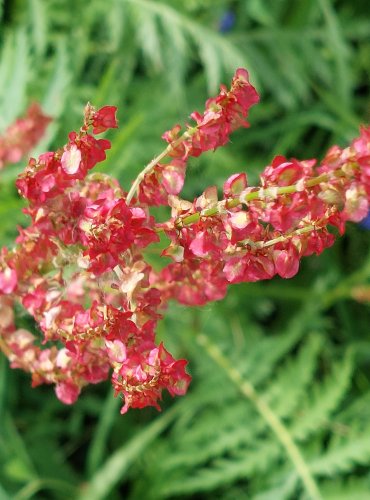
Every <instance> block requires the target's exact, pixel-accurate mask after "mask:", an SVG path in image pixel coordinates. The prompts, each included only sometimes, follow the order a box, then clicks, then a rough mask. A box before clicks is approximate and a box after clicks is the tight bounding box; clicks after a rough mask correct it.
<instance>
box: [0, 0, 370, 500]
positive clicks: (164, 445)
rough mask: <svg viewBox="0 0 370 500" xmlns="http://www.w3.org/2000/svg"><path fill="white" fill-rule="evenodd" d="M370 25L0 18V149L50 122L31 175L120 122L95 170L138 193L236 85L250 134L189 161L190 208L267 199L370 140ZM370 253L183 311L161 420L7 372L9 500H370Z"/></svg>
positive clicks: (3, 439)
mask: <svg viewBox="0 0 370 500" xmlns="http://www.w3.org/2000/svg"><path fill="white" fill-rule="evenodd" d="M367 13H368V2H367V1H365V0H352V1H351V2H348V1H346V0H338V1H335V0H300V1H299V2H294V1H292V0H280V1H276V0H236V1H226V0H187V1H186V2H180V1H178V0H167V1H164V0H162V1H159V0H158V1H155V0H106V1H104V2H102V1H101V0H89V1H88V2H87V1H82V0H73V1H72V0H28V1H26V0H13V1H4V0H2V1H0V133H1V132H2V131H4V130H5V128H6V127H7V125H9V124H10V123H11V122H12V121H13V120H14V119H15V118H16V117H18V116H20V115H21V114H22V113H23V112H24V111H25V109H26V107H27V106H28V104H29V103H30V102H32V101H39V102H40V103H41V104H42V106H43V109H44V111H45V112H46V113H47V114H49V115H51V116H52V117H53V118H54V121H53V124H52V125H51V126H50V127H49V128H48V133H47V136H46V137H45V138H44V140H43V141H42V142H41V144H39V146H38V147H37V150H36V151H34V152H33V154H34V155H36V154H38V153H40V152H42V151H46V150H50V149H53V148H55V147H59V146H60V145H62V144H64V143H65V138H66V135H67V133H68V132H69V131H70V130H73V129H76V128H77V127H79V126H80V121H81V116H82V112H83V107H84V105H85V103H86V102H87V101H90V102H91V103H92V104H93V105H95V106H101V105H104V104H109V105H115V106H118V108H119V112H118V116H119V120H120V128H119V129H118V130H117V131H114V132H111V133H110V134H109V135H108V137H109V139H111V140H112V149H111V151H110V152H109V156H108V159H107V161H106V162H105V163H104V164H103V165H102V166H101V167H100V170H101V171H105V172H107V173H110V174H112V175H114V176H116V177H117V178H118V179H119V180H120V181H121V182H122V184H123V186H125V187H126V189H128V188H129V186H130V182H131V181H132V180H133V179H134V178H135V176H136V174H137V173H138V172H139V171H140V169H141V168H142V167H143V166H144V165H145V164H146V163H147V162H148V161H150V160H151V159H152V158H153V157H154V155H155V154H156V153H158V152H160V151H161V150H162V149H163V141H162V140H161V139H160V136H161V134H162V133H163V132H164V131H165V130H167V129H169V128H171V127H172V125H174V124H175V123H183V122H184V121H186V120H187V119H188V116H189V114H190V113H191V112H192V111H193V110H195V109H197V110H199V111H201V110H202V109H203V104H204V101H205V100H206V98H207V97H209V96H211V95H214V94H215V93H216V92H217V91H218V87H219V84H220V83H221V82H223V83H226V84H229V82H230V78H231V76H232V74H233V73H234V71H235V69H236V68H237V67H239V66H242V67H246V68H247V69H248V71H249V72H250V76H251V80H252V82H253V83H254V84H255V85H256V87H257V89H258V91H259V92H260V94H261V103H260V104H259V105H258V106H256V107H254V108H253V109H252V111H251V114H250V122H251V124H252V127H251V128H250V129H248V130H246V131H245V130H243V131H238V132H236V133H235V134H234V135H233V137H232V141H231V143H230V144H229V145H228V146H227V147H225V148H223V149H222V150H219V151H217V152H216V153H207V154H205V155H203V156H202V157H201V158H199V159H192V160H191V162H190V167H189V171H188V177H187V182H186V186H185V189H184V193H183V195H184V197H187V198H188V199H192V198H193V197H195V196H197V195H199V194H200V193H201V192H202V191H203V189H204V188H205V187H207V186H208V185H214V184H217V185H218V186H221V185H222V182H223V181H224V180H225V179H226V178H227V177H228V176H229V175H230V174H232V173H234V172H240V171H246V172H248V176H249V179H250V181H251V182H255V181H257V179H258V173H259V172H260V171H261V170H262V168H263V166H264V165H267V164H268V162H269V161H270V160H271V158H272V157H273V155H275V154H285V155H288V156H293V157H297V158H299V159H307V158H313V157H318V158H320V157H322V156H323V155H324V153H325V151H326V150H327V148H328V147H329V146H330V145H332V144H339V145H341V146H345V145H346V144H348V142H349V141H350V140H351V139H352V138H354V137H355V136H356V134H357V133H358V127H359V125H360V124H361V123H366V122H369V113H370V101H369V72H370V19H369V16H368V15H367ZM22 168H23V166H22V164H19V165H16V166H12V167H7V168H6V169H5V170H3V171H2V172H1V173H0V243H1V245H11V244H12V241H14V238H15V235H16V224H20V225H22V224H26V220H25V218H24V216H23V215H22V213H21V208H22V206H23V205H22V201H21V200H19V198H18V197H17V193H16V190H15V187H14V180H15V178H16V176H17V174H18V173H19V172H20V171H21V170H22ZM369 240H370V238H369V233H368V232H367V231H366V229H364V228H363V227H361V226H359V225H355V224H352V225H349V226H348V230H347V233H346V236H345V237H343V238H341V239H340V240H338V241H337V243H336V244H335V246H334V247H333V248H331V249H329V250H327V251H326V252H325V253H324V254H323V255H322V256H320V257H319V258H315V257H311V258H308V259H306V260H305V261H304V262H302V266H301V270H300V273H299V275H298V276H296V277H295V278H294V279H291V280H287V281H285V280H282V279H274V280H271V281H269V282H261V283H255V284H243V285H237V286H234V287H233V288H232V289H230V292H229V294H228V296H227V298H226V299H225V300H224V301H223V302H220V303H215V304H210V305H207V306H205V307H202V308H194V309H187V308H184V307H182V306H179V305H176V304H171V306H170V308H169V309H168V311H167V312H166V314H165V318H164V319H163V321H161V323H160V326H159V338H160V339H164V340H165V342H166V344H167V346H168V348H169V350H170V351H171V352H172V353H173V354H174V355H176V356H179V357H180V356H181V357H186V358H187V359H189V370H190V372H191V374H192V376H193V382H192V385H191V387H190V390H189V393H188V394H187V395H186V396H185V397H183V398H178V399H176V400H173V399H171V398H170V397H167V395H165V397H164V403H163V411H162V413H158V412H157V411H156V410H153V409H144V410H141V411H139V410H131V411H130V412H129V413H128V414H127V415H125V416H120V415H119V404H120V401H119V400H116V399H114V398H113V396H112V391H111V388H110V384H109V383H107V384H101V385H99V386H91V387H89V388H87V389H86V390H85V391H84V393H83V394H82V396H81V398H80V400H79V401H78V403H77V404H75V405H74V406H73V407H67V406H63V405H62V404H61V403H60V402H59V401H58V400H57V399H56V398H55V396H54V394H53V391H52V389H51V388H50V387H41V388H37V389H34V390H32V389H31V388H30V380H29V378H28V376H26V375H24V374H23V373H21V372H20V371H18V370H10V369H9V367H8V362H7V360H6V359H5V358H4V356H2V355H0V500H3V499H16V500H25V499H29V498H37V499H66V498H71V499H72V498H73V499H74V498H78V499H86V500H92V499H105V498H107V499H121V498H127V499H130V500H143V499H145V500H146V499H148V500H156V499H169V498H183V499H186V498H195V499H230V500H234V499H244V498H247V499H249V498H251V499H258V500H268V499H269V500H275V499H277V500H279V499H298V498H302V499H306V498H314V497H316V498H319V497H320V496H322V497H323V498H332V499H334V500H337V499H345V500H348V499H356V500H358V499H369V498H370V474H369V465H370V423H369V421H370V418H369V417H370V343H369V340H370V328H369V325H370V321H369V320H370V312H369V305H368V303H366V301H362V302H359V301H358V300H357V301H356V300H354V299H353V297H354V296H357V295H356V290H357V291H358V289H359V287H362V288H363V289H364V290H367V294H368V295H367V296H368V299H369V296H370V252H369ZM366 287H367V288H366ZM202 335H203V336H202ZM233 370H234V371H233Z"/></svg>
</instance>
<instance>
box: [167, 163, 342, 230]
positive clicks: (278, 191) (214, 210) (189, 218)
mask: <svg viewBox="0 0 370 500" xmlns="http://www.w3.org/2000/svg"><path fill="white" fill-rule="evenodd" d="M332 176H334V177H345V176H346V174H345V172H344V171H343V170H342V169H338V170H337V171H335V172H333V173H332V174H331V175H329V174H321V175H318V176H316V177H312V179H309V180H308V181H306V182H305V184H304V188H305V189H307V188H311V187H314V186H317V185H318V184H320V183H321V182H328V181H329V180H330V178H331V177H332ZM301 190H302V187H301V186H300V185H299V184H298V183H297V184H292V185H291V186H280V187H278V186H270V187H268V188H266V189H263V188H260V189H258V188H256V190H255V191H252V192H249V193H247V194H244V195H242V196H240V197H238V198H233V199H231V200H222V201H220V202H219V203H217V205H215V206H214V207H211V208H207V209H205V210H202V211H201V212H195V213H194V214H190V215H186V216H185V217H179V218H178V219H177V220H175V223H174V225H175V226H177V227H181V226H183V225H190V224H194V223H195V222H198V221H199V220H200V219H201V217H213V216H215V215H219V214H220V213H222V212H224V211H225V209H226V210H227V209H229V208H235V207H237V206H238V205H240V204H242V203H244V204H248V202H250V201H253V200H257V199H258V200H265V199H266V198H276V197H277V196H281V195H284V194H293V193H297V192H298V191H301Z"/></svg>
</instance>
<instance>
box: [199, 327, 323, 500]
mask: <svg viewBox="0 0 370 500" xmlns="http://www.w3.org/2000/svg"><path fill="white" fill-rule="evenodd" d="M197 342H198V344H200V345H201V346H202V347H203V348H204V349H205V351H206V352H207V354H208V355H209V356H210V357H211V358H212V359H213V360H214V361H215V362H216V363H217V365H218V366H219V367H220V368H222V369H223V370H224V371H225V373H226V375H227V376H228V377H229V379H230V380H231V381H232V382H233V383H234V384H235V385H236V386H237V388H238V389H239V390H240V392H241V393H242V394H243V395H244V396H245V397H246V398H247V399H249V401H251V402H252V404H253V405H254V406H255V407H256V409H257V411H258V412H259V414H260V415H261V417H262V418H263V419H264V420H265V422H266V423H267V424H268V426H269V427H270V428H271V430H272V431H273V432H274V433H275V435H276V437H277V439H278V440H279V441H280V443H281V444H282V446H283V447H284V449H285V451H286V453H287V455H288V456H289V458H290V460H291V461H292V463H293V465H294V467H295V469H296V471H297V474H298V476H299V477H300V478H301V480H302V483H303V485H304V487H305V489H306V491H307V493H308V495H309V497H310V498H311V499H312V500H319V499H321V498H322V497H321V494H320V491H319V488H318V486H317V484H316V481H315V479H314V477H313V476H312V474H311V472H310V470H309V468H308V465H307V463H306V462H305V460H304V458H303V456H302V454H301V452H300V450H299V448H298V446H297V445H296V443H295V442H294V440H293V438H292V436H291V434H290V433H289V431H288V429H287V428H286V426H285V425H284V424H283V422H282V421H281V420H280V418H279V417H278V416H277V415H276V413H274V412H273V411H272V409H271V408H270V407H269V406H268V404H267V403H266V402H265V401H264V400H263V399H262V398H261V397H260V396H259V395H258V394H257V392H256V390H255V389H254V387H253V385H252V384H251V383H250V382H249V381H247V380H245V379H243V378H242V376H241V375H240V373H239V372H238V371H237V370H236V369H235V368H234V367H233V366H232V365H231V364H230V362H229V360H228V359H227V358H226V357H225V356H224V355H223V354H222V352H221V351H220V349H219V348H218V347H217V346H216V345H215V344H213V343H212V342H211V341H210V340H209V338H208V337H207V336H206V335H204V334H198V335H197Z"/></svg>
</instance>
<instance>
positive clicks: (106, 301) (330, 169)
mask: <svg viewBox="0 0 370 500" xmlns="http://www.w3.org/2000/svg"><path fill="white" fill-rule="evenodd" d="M258 99H259V97H258V94H257V92H256V90H255V89H254V88H253V86H252V85H251V84H250V83H249V79H248V73H247V72H246V71H245V70H243V69H239V70H237V72H236V74H235V76H234V78H233V81H232V84H231V88H230V90H228V89H226V88H225V87H224V86H222V87H221V90H220V93H219V95H218V96H217V97H215V98H212V99H209V100H208V101H207V103H206V107H205V111H204V113H203V114H200V113H193V114H192V116H191V117H192V118H193V120H194V122H195V123H194V124H193V125H191V126H190V125H188V126H187V127H186V130H185V132H182V133H181V127H180V126H178V125H177V126H175V127H174V128H173V129H172V130H170V131H169V132H166V133H165V134H164V139H165V140H166V141H167V143H168V146H167V148H166V150H165V151H164V152H163V153H162V154H161V155H159V157H158V158H159V159H158V161H154V162H153V165H152V167H150V168H149V169H146V172H145V175H143V176H142V177H140V176H139V178H138V179H139V181H138V182H137V183H136V186H137V187H138V193H137V196H133V195H131V194H129V195H128V194H127V193H126V192H125V191H124V190H123V189H122V188H121V186H120V185H119V183H118V182H117V181H116V180H115V179H113V178H111V177H109V176H107V175H104V174H99V173H97V174H89V175H88V172H89V171H90V170H91V169H92V168H93V167H94V166H95V165H96V164H97V163H98V162H101V161H103V160H105V158H106V151H107V149H109V147H110V143H109V141H108V140H106V139H96V138H95V137H94V135H97V134H100V133H101V132H104V131H105V130H107V129H108V128H115V127H117V122H116V118H115V112H116V108H115V107H112V106H105V107H103V108H102V109H100V110H95V109H94V108H93V107H92V106H90V105H88V106H87V107H86V110H85V119H84V124H83V126H82V127H81V129H80V130H79V131H78V132H72V133H71V134H70V135H69V141H68V143H67V144H66V145H65V146H64V148H63V149H60V150H58V151H56V152H49V153H45V154H43V155H41V156H40V157H39V159H38V160H35V159H31V160H30V161H29V163H28V165H27V167H26V169H25V171H24V172H23V173H22V174H21V175H20V176H19V178H18V180H17V187H18V190H19V192H20V194H21V195H22V196H23V197H24V198H26V199H27V200H28V202H29V205H28V208H27V209H25V212H26V213H27V214H28V216H29V217H30V219H31V223H30V225H29V227H27V228H26V229H21V230H20V232H19V236H18V238H17V241H16V243H17V244H16V246H15V248H14V249H12V250H7V249H5V248H4V249H3V250H2V253H1V256H0V309H1V311H0V317H1V320H0V348H1V349H2V351H3V352H4V353H5V354H6V355H7V356H8V358H9V360H10V362H11V366H12V367H14V368H21V369H23V370H25V371H28V372H30V373H31V374H32V382H33V385H34V386H36V385H39V384H42V383H47V384H55V390H56V394H57V397H58V398H59V399H60V400H61V401H63V402H64V403H66V404H71V403H73V402H74V401H75V400H76V399H77V397H78V396H79V394H80V391H81V389H82V388H83V387H84V386H86V385H87V384H89V383H97V382H100V381H102V380H105V379H107V378H108V377H109V376H111V380H112V384H113V387H114V389H115V392H116V394H117V395H121V396H122V397H123V399H124V405H123V407H122V410H121V412H122V413H125V412H126V411H127V410H128V408H130V407H132V408H143V407H145V406H155V407H156V408H158V409H159V405H158V401H160V400H161V397H162V391H163V389H166V390H168V392H169V393H170V394H171V395H182V394H185V392H186V390H187V387H188V385H189V383H190V376H189V375H188V374H187V373H186V370H185V368H186V364H187V362H186V361H185V360H182V359H180V360H176V359H174V358H173V356H172V355H171V354H170V353H169V352H168V351H167V350H166V349H165V347H164V345H163V343H161V344H159V345H157V344H156V341H155V329H156V324H157V322H158V320H159V319H160V318H161V313H162V312H163V310H164V308H165V307H166V304H167V302H168V301H169V300H170V299H175V300H178V301H179V302H181V303H183V304H188V305H202V304H205V303H207V302H209V301H213V300H219V299H222V298H223V297H224V295H225V294H226V291H227V287H228V285H229V284H231V283H238V282H243V281H244V282H245V281H248V282H250V281H257V280H262V279H270V278H272V277H273V276H275V275H276V274H278V275H279V276H281V277H283V278H290V277H292V276H294V275H295V274H296V273H297V271H298V268H299V262H300V259H301V258H302V257H303V256H305V255H310V254H312V253H316V254H319V253H321V252H322V251H323V250H324V249H325V248H327V247H329V246H331V245H332V244H333V242H334V234H333V232H330V231H329V230H328V228H329V227H330V226H331V227H333V228H337V230H338V232H339V233H340V234H342V233H343V232H344V225H345V222H346V221H347V220H352V221H359V220H360V219H361V218H363V217H365V216H366V214H367V212H368V209H369V206H368V205H369V196H370V129H369V128H363V129H362V130H361V134H360V137H359V138H357V139H355V140H354V141H353V142H352V144H351V145H350V146H349V147H348V148H346V149H341V148H339V147H337V146H335V147H333V148H332V149H331V150H329V152H328V153H327V155H326V157H325V158H324V160H323V161H322V162H321V164H317V162H316V160H308V161H298V160H296V159H286V158H284V157H281V156H279V157H276V158H275V159H274V160H273V161H272V162H271V164H270V165H269V166H267V167H266V168H265V170H264V172H263V173H262V175H261V184H260V186H259V187H251V186H249V185H248V182H247V176H246V174H245V173H238V174H234V175H233V176H231V177H230V178H229V179H228V180H227V181H226V182H225V184H224V190H223V197H222V199H221V200H219V199H218V196H217V189H216V188H215V187H209V188H207V189H206V190H205V191H204V193H203V194H202V195H201V196H200V197H198V198H196V199H195V200H194V201H193V202H190V201H187V200H183V199H181V198H179V197H178V196H177V195H178V194H179V192H180V191H181V189H182V186H183V182H184V178H185V170H186V163H187V160H188V158H189V157H191V156H199V155H200V154H201V153H203V152H204V151H208V150H214V149H216V148H218V147H219V146H223V145H225V144H226V143H227V141H228V139H229V136H230V134H231V132H232V131H233V130H235V129H236V128H238V127H246V126H248V123H247V121H246V118H247V115H248V111H249V108H250V107H251V106H252V105H253V104H255V103H256V102H257V101H258ZM164 158H167V163H165V162H163V159H164ZM134 186H135V184H134ZM158 204H165V205H167V206H169V207H170V208H171V216H170V218H169V220H168V221H167V222H165V223H158V222H157V221H156V220H155V218H154V217H153V216H152V215H151V214H150V211H149V209H150V207H151V206H153V205H158ZM160 232H162V233H164V234H165V235H166V236H167V237H168V239H169V245H168V247H167V248H166V249H165V250H164V252H163V255H165V256H167V257H170V258H171V259H172V261H173V262H172V263H170V264H168V265H166V266H164V267H163V269H162V270H160V271H155V270H154V269H153V268H152V267H151V266H150V264H149V263H148V261H147V260H146V257H145V249H146V248H147V247H149V246H150V245H151V244H152V243H155V242H157V241H158V240H159V238H158V233H160ZM15 302H18V303H20V304H21V305H22V306H23V308H24V309H26V310H27V311H28V313H29V314H30V315H31V316H32V317H33V318H34V319H35V320H36V322H37V324H38V325H39V329H40V331H41V332H42V333H41V347H40V342H39V339H38V338H37V335H34V334H32V333H31V332H29V331H27V330H24V329H17V328H16V326H15V321H14V313H13V305H14V303H15Z"/></svg>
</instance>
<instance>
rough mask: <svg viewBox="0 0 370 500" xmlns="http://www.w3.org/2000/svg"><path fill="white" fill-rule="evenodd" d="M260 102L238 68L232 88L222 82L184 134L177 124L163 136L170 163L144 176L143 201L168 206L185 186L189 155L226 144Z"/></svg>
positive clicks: (193, 116)
mask: <svg viewBox="0 0 370 500" xmlns="http://www.w3.org/2000/svg"><path fill="white" fill-rule="evenodd" d="M258 101H259V96H258V94H257V92H256V90H255V88H254V87H253V86H252V85H251V84H250V83H249V77H248V72H247V71H246V70H245V69H241V68H240V69H238V70H237V71H236V73H235V75H234V78H233V80H232V82H231V88H230V90H228V89H227V88H226V87H225V86H224V85H221V90H220V93H219V95H218V96H217V97H213V98H211V99H208V101H207V102H206V109H205V111H204V113H203V114H200V113H198V112H196V111H195V112H194V113H192V114H191V118H192V119H193V120H194V121H195V125H193V126H191V125H187V127H186V128H187V129H186V132H184V133H182V132H181V125H175V126H174V127H173V128H172V129H171V130H169V131H167V132H165V133H164V134H163V136H162V137H163V139H165V140H166V141H167V142H168V144H169V145H168V148H167V150H166V154H167V155H168V156H169V157H170V162H169V163H166V164H165V163H157V164H156V166H155V169H153V170H151V171H150V172H148V173H147V174H146V175H145V177H144V179H143V181H142V182H141V184H140V188H139V200H140V202H141V203H145V204H147V205H149V206H151V205H167V204H168V195H177V194H178V193H180V191H181V189H182V187H183V185H184V179H185V172H186V164H187V161H188V159H189V157H191V156H193V157H197V156H200V155H201V154H202V153H204V152H205V151H209V150H210V149H213V150H215V149H217V148H218V147H220V146H224V145H225V144H226V143H227V142H228V140H229V137H230V134H231V132H233V131H234V130H236V129H237V128H240V127H249V123H248V122H247V121H246V118H247V116H248V111H249V108H250V107H251V106H253V104H256V103H257V102H258Z"/></svg>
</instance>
